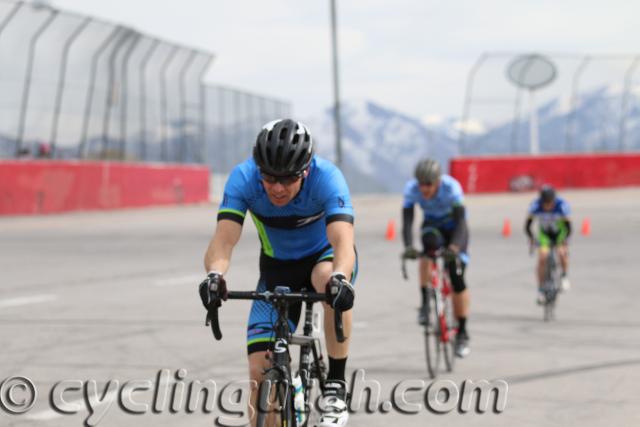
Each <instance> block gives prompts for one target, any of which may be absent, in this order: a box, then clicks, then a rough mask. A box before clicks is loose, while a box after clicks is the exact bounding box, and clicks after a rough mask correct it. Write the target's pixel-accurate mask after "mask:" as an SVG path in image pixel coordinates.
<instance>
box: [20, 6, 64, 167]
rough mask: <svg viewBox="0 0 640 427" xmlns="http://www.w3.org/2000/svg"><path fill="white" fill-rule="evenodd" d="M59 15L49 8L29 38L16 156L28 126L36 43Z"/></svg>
mask: <svg viewBox="0 0 640 427" xmlns="http://www.w3.org/2000/svg"><path fill="white" fill-rule="evenodd" d="M57 16H58V11H57V10H53V9H49V17H48V18H47V19H46V20H45V21H44V22H43V23H42V25H40V27H39V28H38V29H37V30H36V32H35V33H34V34H33V36H32V37H31V40H29V53H28V56H27V69H26V71H25V76H24V85H23V87H22V102H21V107H20V116H19V118H18V131H17V132H16V157H18V156H20V151H21V149H22V143H23V140H24V128H25V126H26V120H27V111H28V108H29V92H30V91H31V78H32V77H33V61H34V57H35V54H36V44H37V43H38V40H39V39H40V36H42V34H44V32H45V31H46V30H47V28H48V27H49V25H51V23H52V22H53V21H54V19H56V17H57Z"/></svg>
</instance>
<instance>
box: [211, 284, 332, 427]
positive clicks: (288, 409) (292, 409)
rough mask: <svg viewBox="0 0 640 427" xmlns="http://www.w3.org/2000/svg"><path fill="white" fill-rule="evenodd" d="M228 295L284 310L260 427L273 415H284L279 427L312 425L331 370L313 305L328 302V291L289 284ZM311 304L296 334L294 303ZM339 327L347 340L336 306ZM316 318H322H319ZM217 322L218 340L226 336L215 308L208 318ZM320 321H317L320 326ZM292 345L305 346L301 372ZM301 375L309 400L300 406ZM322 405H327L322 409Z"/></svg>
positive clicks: (261, 400) (262, 396)
mask: <svg viewBox="0 0 640 427" xmlns="http://www.w3.org/2000/svg"><path fill="white" fill-rule="evenodd" d="M228 299H230V300H231V299H235V300H262V301H266V302H268V303H270V304H272V305H273V307H274V308H275V309H276V312H277V314H278V319H277V320H276V322H275V324H274V325H273V333H274V335H273V336H274V345H273V350H272V351H269V352H268V353H267V354H268V357H269V359H270V361H271V366H270V367H269V368H268V369H266V370H265V372H264V380H263V382H262V384H260V387H259V391H258V402H257V408H256V410H257V424H256V425H257V427H266V425H267V419H268V418H269V413H276V414H277V415H279V425H281V426H283V427H307V426H311V425H313V424H311V420H312V418H314V417H315V416H317V414H316V413H315V412H314V411H313V410H312V409H313V405H312V404H311V403H312V399H313V398H314V384H315V383H316V382H317V383H318V385H319V392H320V393H321V392H322V391H323V390H324V386H325V382H326V376H327V368H326V364H325V362H324V358H323V354H322V346H321V343H320V340H319V338H318V337H317V336H316V335H317V334H314V331H318V330H319V329H320V328H321V326H320V325H321V322H319V321H317V320H318V319H319V317H318V316H314V311H313V304H314V303H316V302H322V301H324V302H328V301H329V299H328V297H327V295H326V294H320V293H312V292H291V290H290V288H288V287H286V286H277V287H276V288H275V289H274V290H273V291H265V292H257V291H248V292H245V291H230V292H229V293H228ZM298 302H304V303H305V316H304V326H303V328H302V334H294V333H292V331H291V330H290V328H289V322H288V311H289V306H290V305H291V304H293V303H298ZM334 313H335V330H336V337H337V339H338V341H339V342H344V340H345V337H344V328H343V324H342V313H341V312H340V311H339V310H334ZM314 317H315V318H316V321H317V322H316V321H314ZM209 323H210V325H211V329H212V331H213V335H214V337H215V338H216V340H220V339H222V332H221V331H220V323H219V320H218V307H217V306H215V305H214V306H213V307H212V309H211V310H210V313H209V314H208V316H207V324H209ZM316 323H317V324H316ZM291 345H295V346H299V347H300V358H299V363H298V371H297V373H296V374H295V375H294V374H292V372H293V371H292V368H291V355H290V350H289V347H290V346H291ZM296 376H299V377H300V380H301V383H302V393H303V396H304V402H300V403H299V404H298V405H296V403H295V402H294V400H295V399H296V390H295V386H294V378H295V377H296ZM320 409H321V408H320Z"/></svg>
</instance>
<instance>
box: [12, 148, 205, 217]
mask: <svg viewBox="0 0 640 427" xmlns="http://www.w3.org/2000/svg"><path fill="white" fill-rule="evenodd" d="M208 199H209V170H208V169H207V167H205V166H201V165H183V164H163V163H156V164H149V163H120V162H93V161H44V160H43V161H0V215H22V214H48V213H56V212H67V211H76V210H106V209H120V208H131V207H143V206H153V205H176V204H183V203H184V204H187V203H198V202H206V201H208Z"/></svg>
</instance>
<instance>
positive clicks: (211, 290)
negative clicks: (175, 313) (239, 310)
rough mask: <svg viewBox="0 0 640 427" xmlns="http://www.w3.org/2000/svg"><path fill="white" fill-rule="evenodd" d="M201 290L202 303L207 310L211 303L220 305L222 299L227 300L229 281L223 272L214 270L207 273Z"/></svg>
mask: <svg viewBox="0 0 640 427" xmlns="http://www.w3.org/2000/svg"><path fill="white" fill-rule="evenodd" d="M199 291H200V299H201V300H202V305H204V308H206V309H207V310H208V309H209V305H210V304H211V303H214V304H216V305H217V306H218V307H219V306H220V305H221V302H220V300H225V301H226V300H227V282H226V280H224V277H222V273H218V272H217V271H212V272H210V273H209V274H208V275H207V278H206V279H204V280H203V281H202V282H201V283H200V286H199Z"/></svg>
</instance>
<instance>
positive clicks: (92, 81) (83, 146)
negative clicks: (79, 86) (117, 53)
mask: <svg viewBox="0 0 640 427" xmlns="http://www.w3.org/2000/svg"><path fill="white" fill-rule="evenodd" d="M123 31H124V27H122V26H117V27H115V28H114V29H113V31H111V33H110V34H109V36H107V38H106V39H105V40H104V41H103V42H102V44H101V45H100V46H98V49H97V50H96V51H95V53H94V54H93V58H91V71H90V77H89V86H88V87H87V99H86V102H85V107H84V119H83V121H82V131H81V134H80V143H79V144H78V157H79V158H83V157H85V155H86V150H87V134H88V132H89V121H90V120H91V106H92V104H93V93H94V91H95V86H96V74H97V72H98V61H99V60H100V57H101V56H102V53H103V52H104V51H105V50H106V49H107V47H109V45H110V44H111V42H112V41H113V40H114V39H115V38H116V37H117V36H119V35H120V34H121V33H122V32H123Z"/></svg>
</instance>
